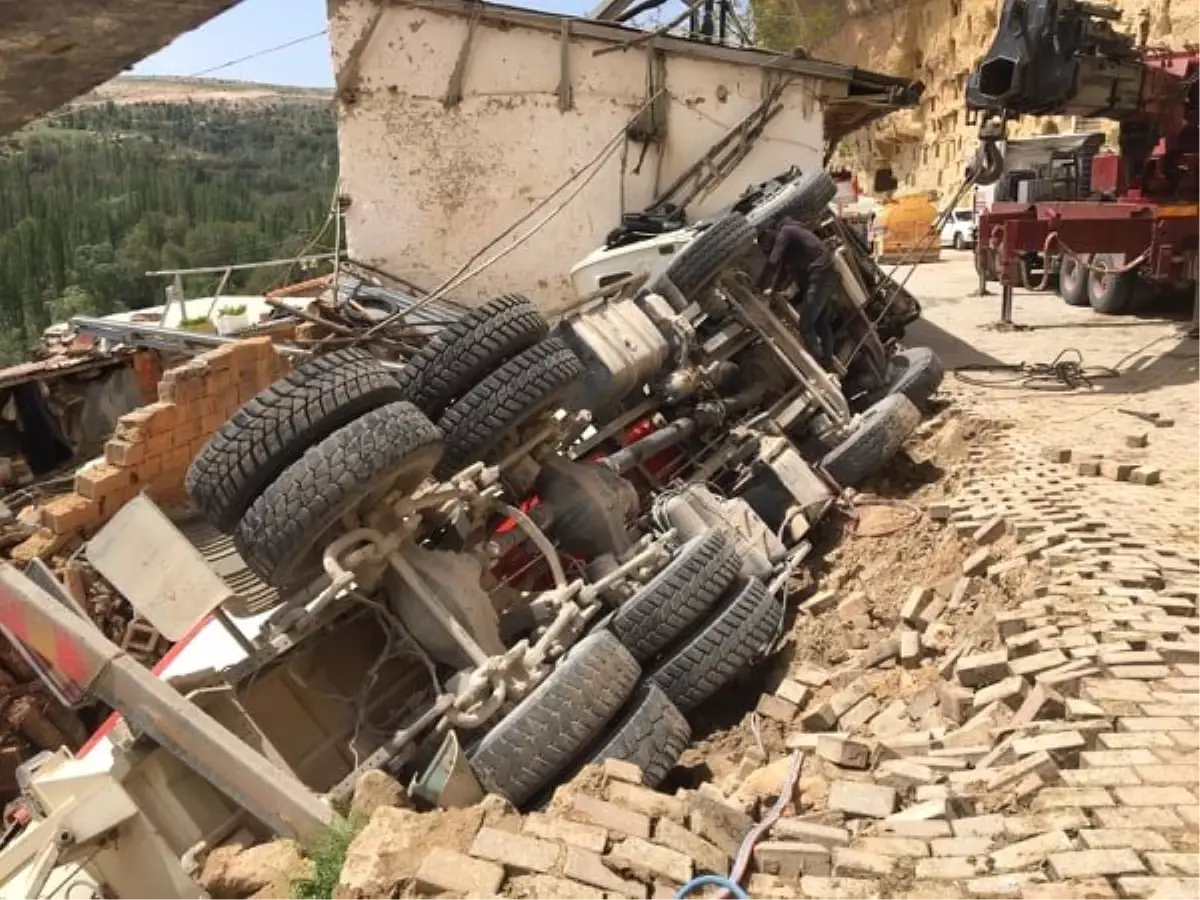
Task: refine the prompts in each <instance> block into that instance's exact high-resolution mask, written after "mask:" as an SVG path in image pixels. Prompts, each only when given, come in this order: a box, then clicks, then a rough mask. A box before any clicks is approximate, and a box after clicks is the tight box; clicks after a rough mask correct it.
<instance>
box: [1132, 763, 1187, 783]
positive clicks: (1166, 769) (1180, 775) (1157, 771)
mask: <svg viewBox="0 0 1200 900" xmlns="http://www.w3.org/2000/svg"><path fill="white" fill-rule="evenodd" d="M1135 771H1136V772H1137V775H1138V777H1139V778H1140V779H1141V781H1142V783H1143V784H1187V785H1195V784H1196V783H1197V782H1198V781H1200V768H1197V767H1196V766H1194V765H1183V764H1181V765H1159V766H1136V767H1135Z"/></svg>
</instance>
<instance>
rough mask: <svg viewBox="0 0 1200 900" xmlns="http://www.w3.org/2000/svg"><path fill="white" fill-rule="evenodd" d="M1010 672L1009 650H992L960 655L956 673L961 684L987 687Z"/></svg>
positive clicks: (972, 686)
mask: <svg viewBox="0 0 1200 900" xmlns="http://www.w3.org/2000/svg"><path fill="white" fill-rule="evenodd" d="M1007 674H1008V652H1007V651H1006V650H992V651H988V652H986V653H972V654H970V655H967V656H963V657H960V658H959V660H958V664H957V665H956V666H955V675H956V676H957V678H958V681H959V683H960V684H962V685H963V686H965V687H970V688H980V687H986V686H987V685H989V684H993V683H995V682H997V681H999V680H1000V679H1002V678H1004V677H1005V675H1007Z"/></svg>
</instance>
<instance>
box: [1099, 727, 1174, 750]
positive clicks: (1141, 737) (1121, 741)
mask: <svg viewBox="0 0 1200 900" xmlns="http://www.w3.org/2000/svg"><path fill="white" fill-rule="evenodd" d="M1096 743H1097V744H1098V745H1099V746H1100V747H1102V748H1103V749H1104V750H1134V749H1137V748H1139V747H1141V748H1152V747H1167V748H1173V747H1175V746H1176V744H1175V742H1174V741H1173V740H1172V739H1171V735H1170V734H1169V733H1168V734H1163V733H1162V732H1159V731H1120V732H1117V731H1113V732H1106V733H1104V734H1098V735H1096Z"/></svg>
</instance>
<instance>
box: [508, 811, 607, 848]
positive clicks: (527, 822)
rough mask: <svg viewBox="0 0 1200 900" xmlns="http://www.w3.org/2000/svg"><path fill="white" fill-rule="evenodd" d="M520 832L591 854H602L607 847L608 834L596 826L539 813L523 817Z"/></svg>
mask: <svg viewBox="0 0 1200 900" xmlns="http://www.w3.org/2000/svg"><path fill="white" fill-rule="evenodd" d="M521 831H522V832H523V833H524V834H528V835H530V836H532V837H536V838H542V839H543V840H546V841H557V842H559V843H563V844H570V845H571V846H573V847H582V848H583V849H584V850H591V851H592V852H593V853H603V852H604V848H605V847H606V846H607V845H608V832H607V831H606V830H605V829H603V828H601V827H599V826H598V825H587V824H585V823H583V822H571V821H568V820H566V819H557V818H554V817H553V816H548V815H546V814H545V813H539V812H532V813H529V814H528V815H526V816H525V818H524V820H523V821H522V823H521Z"/></svg>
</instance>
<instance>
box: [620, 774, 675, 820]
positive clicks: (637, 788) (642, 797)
mask: <svg viewBox="0 0 1200 900" xmlns="http://www.w3.org/2000/svg"><path fill="white" fill-rule="evenodd" d="M606 793H607V794H608V799H609V800H610V801H611V802H613V803H616V804H618V805H619V806H622V807H624V808H625V809H632V810H634V811H635V812H639V813H642V814H644V815H647V816H649V817H650V818H652V819H653V818H657V817H660V816H661V817H663V818H667V819H674V820H675V821H676V822H683V821H685V820H686V819H687V803H685V802H684V801H683V800H681V799H679V798H678V797H673V796H671V795H670V794H662V793H659V792H658V791H656V790H653V789H651V788H648V787H644V786H642V785H640V784H626V783H625V782H623V781H614V782H610V783H609V785H608V788H607V791H606Z"/></svg>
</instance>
